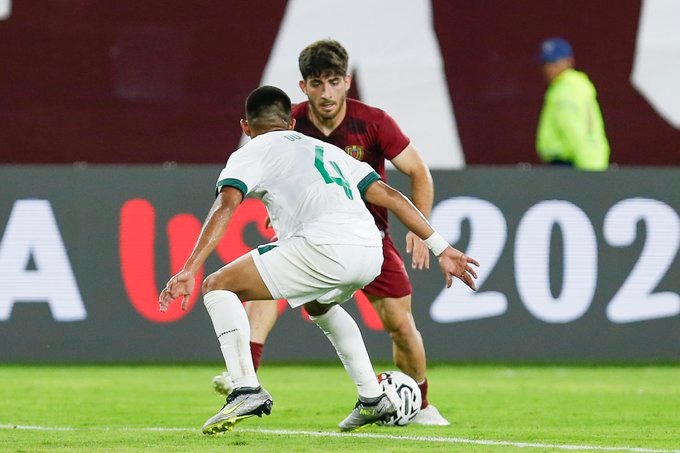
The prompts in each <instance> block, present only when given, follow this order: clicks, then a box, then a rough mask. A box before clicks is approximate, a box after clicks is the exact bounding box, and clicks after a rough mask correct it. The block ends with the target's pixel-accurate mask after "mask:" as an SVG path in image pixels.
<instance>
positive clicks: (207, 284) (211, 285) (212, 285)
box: [201, 274, 227, 294]
mask: <svg viewBox="0 0 680 453" xmlns="http://www.w3.org/2000/svg"><path fill="white" fill-rule="evenodd" d="M218 289H227V288H225V287H224V285H219V284H218V278H217V277H216V276H215V274H210V275H208V276H207V277H206V278H205V279H203V283H202V284H201V291H202V292H203V294H207V293H209V292H210V291H215V290H218Z"/></svg>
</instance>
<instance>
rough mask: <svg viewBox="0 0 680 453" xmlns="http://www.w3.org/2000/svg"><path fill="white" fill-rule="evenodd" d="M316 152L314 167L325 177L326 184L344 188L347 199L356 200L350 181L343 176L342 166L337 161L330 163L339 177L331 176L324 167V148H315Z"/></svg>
mask: <svg viewBox="0 0 680 453" xmlns="http://www.w3.org/2000/svg"><path fill="white" fill-rule="evenodd" d="M314 150H315V158H314V166H315V167H316V169H317V170H319V173H321V176H323V180H324V181H325V182H326V184H331V183H335V184H337V185H339V186H340V187H342V188H343V189H344V190H345V195H347V198H349V199H350V200H354V196H353V195H352V189H351V188H350V186H349V181H347V179H345V175H343V174H342V170H340V166H338V164H337V163H336V162H335V161H332V160H331V161H328V163H329V164H331V166H332V167H333V168H334V169H335V171H336V172H337V174H338V175H339V176H337V177H336V176H331V175H330V174H329V173H328V170H326V166H325V165H324V161H323V147H322V146H316V148H314Z"/></svg>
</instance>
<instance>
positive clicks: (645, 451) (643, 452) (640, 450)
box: [0, 424, 680, 453]
mask: <svg viewBox="0 0 680 453" xmlns="http://www.w3.org/2000/svg"><path fill="white" fill-rule="evenodd" d="M0 429H17V430H27V431H121V432H122V431H161V432H162V431H180V432H192V431H195V432H198V431H199V430H198V428H181V427H167V428H166V427H146V428H134V427H133V428H128V427H121V428H110V427H91V428H73V427H70V426H32V425H12V424H0ZM237 432H245V433H255V434H273V435H286V436H290V435H300V436H315V437H358V438H364V439H387V440H399V441H409V442H433V443H448V444H471V445H492V446H502V447H518V448H541V449H546V448H550V449H555V450H591V451H630V452H636V453H680V450H665V449H657V448H644V447H607V446H599V445H568V444H562V445H560V444H546V443H536V442H513V441H506V440H486V439H465V438H461V437H431V436H397V435H391V434H374V433H341V432H335V431H299V430H286V429H248V428H246V429H243V428H240V429H238V430H237Z"/></svg>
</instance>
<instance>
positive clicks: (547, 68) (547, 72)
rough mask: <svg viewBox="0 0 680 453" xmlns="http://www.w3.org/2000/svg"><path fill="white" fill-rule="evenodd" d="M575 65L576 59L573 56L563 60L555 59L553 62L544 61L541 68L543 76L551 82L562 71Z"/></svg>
mask: <svg viewBox="0 0 680 453" xmlns="http://www.w3.org/2000/svg"><path fill="white" fill-rule="evenodd" d="M573 66H574V60H573V59H572V58H562V59H561V60H557V61H553V62H552V63H543V66H542V67H541V69H542V71H543V77H545V80H546V81H547V82H548V83H550V82H552V81H553V80H555V77H557V76H558V75H560V74H561V73H562V71H564V70H565V69H567V68H571V67H573Z"/></svg>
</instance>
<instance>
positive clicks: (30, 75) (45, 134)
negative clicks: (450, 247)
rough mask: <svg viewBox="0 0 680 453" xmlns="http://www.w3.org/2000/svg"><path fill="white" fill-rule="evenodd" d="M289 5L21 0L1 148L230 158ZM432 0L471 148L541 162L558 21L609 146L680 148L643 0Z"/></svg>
mask: <svg viewBox="0 0 680 453" xmlns="http://www.w3.org/2000/svg"><path fill="white" fill-rule="evenodd" d="M285 5H286V2H285V1H282V0H277V1H267V0H252V1H248V2H236V1H233V2H228V1H223V0H204V1H200V2H167V1H161V0H145V1H143V2H139V1H132V0H117V1H115V2H109V1H104V0H70V1H68V2H64V1H57V0H22V1H13V2H12V16H11V17H10V18H9V19H8V20H5V21H0V163H69V162H74V161H87V162H93V163H149V162H165V161H176V162H179V163H220V162H223V161H224V159H225V157H226V155H227V154H228V153H229V151H231V150H232V149H234V148H235V147H236V146H237V145H238V141H239V138H240V129H239V128H238V123H237V122H238V119H239V118H240V116H241V111H242V104H243V100H244V98H245V96H246V95H247V93H248V92H249V91H250V90H251V89H253V88H254V87H256V86H257V85H258V83H259V80H260V77H261V75H262V70H263V68H264V65H265V63H266V61H267V58H268V56H269V51H270V49H271V46H272V44H273V42H274V39H275V37H276V33H277V31H278V26H279V23H280V21H281V18H282V16H283V13H284V10H285ZM433 6H434V8H433V9H434V26H435V29H436V32H437V35H438V37H439V42H440V46H441V49H442V53H443V55H444V59H445V69H446V75H447V78H448V81H449V89H450V93H451V97H452V100H453V105H454V109H455V113H456V119H457V123H458V131H459V134H460V138H461V142H462V145H463V149H464V152H465V157H466V160H467V163H468V164H470V165H475V164H515V163H518V162H531V163H535V162H537V159H536V156H535V152H534V149H533V141H534V131H535V126H536V121H537V117H538V110H539V109H540V105H541V100H542V96H543V91H544V88H545V86H544V82H543V80H542V78H541V75H540V72H539V69H538V67H537V66H536V65H535V64H534V62H533V58H534V55H535V53H536V48H537V46H538V43H539V42H540V41H541V40H542V39H543V38H545V37H548V36H552V35H561V36H564V37H566V38H567V39H569V40H570V41H571V42H572V44H573V46H574V48H575V51H576V59H577V66H579V67H580V68H581V69H583V70H585V71H586V72H587V73H588V74H589V75H590V76H591V78H592V79H593V81H594V82H595V84H596V85H597V87H598V89H599V95H600V100H601V104H602V108H603V111H604V115H605V120H606V124H607V129H608V133H609V137H610V141H611V145H612V161H613V162H615V163H618V164H620V165H678V164H680V131H678V130H676V129H673V128H672V127H671V126H670V125H668V124H667V123H666V122H665V121H663V119H661V118H660V117H659V116H658V115H657V114H656V112H654V110H653V109H652V108H651V107H650V106H649V105H648V104H647V102H646V101H645V100H644V99H643V98H642V97H641V96H640V95H639V94H638V93H637V92H636V91H635V89H634V88H633V87H632V85H631V84H630V82H629V79H630V73H631V68H632V63H633V57H634V49H635V37H636V32H637V25H638V20H639V13H640V2H639V1H633V0H626V1H622V2H615V3H611V2H607V1H603V0H560V1H557V0H550V1H548V0H522V1H519V2H507V1H503V0H475V1H469V0H468V1H463V0H460V1H450V0H449V1H447V0H434V1H433ZM407 132H408V131H407Z"/></svg>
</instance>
